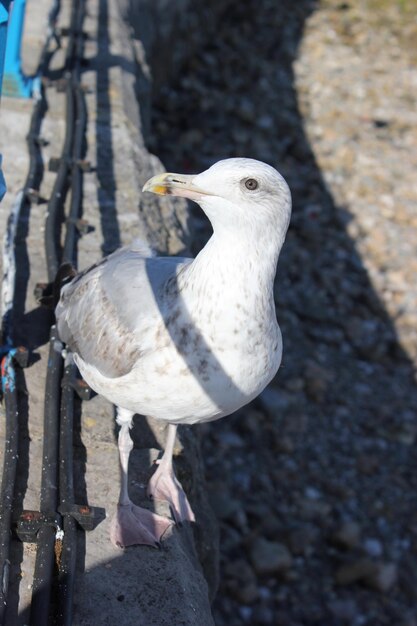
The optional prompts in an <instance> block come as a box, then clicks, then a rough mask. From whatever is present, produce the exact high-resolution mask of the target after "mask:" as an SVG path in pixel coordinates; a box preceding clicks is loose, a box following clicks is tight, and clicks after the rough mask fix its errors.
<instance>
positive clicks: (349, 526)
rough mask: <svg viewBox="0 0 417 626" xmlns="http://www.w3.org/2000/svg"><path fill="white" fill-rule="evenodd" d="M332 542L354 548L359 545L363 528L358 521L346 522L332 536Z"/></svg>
mask: <svg viewBox="0 0 417 626" xmlns="http://www.w3.org/2000/svg"><path fill="white" fill-rule="evenodd" d="M331 539H332V542H333V543H334V544H335V545H337V546H339V547H341V548H344V549H347V550H352V549H353V548H356V547H357V546H358V545H359V542H360V539H361V528H360V526H359V524H358V523H356V522H353V521H351V522H345V523H344V524H342V526H340V527H339V528H338V529H337V530H336V531H335V532H334V533H333V535H332V536H331Z"/></svg>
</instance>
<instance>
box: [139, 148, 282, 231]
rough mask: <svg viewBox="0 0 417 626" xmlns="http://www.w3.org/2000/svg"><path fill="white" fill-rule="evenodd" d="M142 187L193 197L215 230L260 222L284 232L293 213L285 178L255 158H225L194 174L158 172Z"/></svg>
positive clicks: (148, 189) (252, 225)
mask: <svg viewBox="0 0 417 626" xmlns="http://www.w3.org/2000/svg"><path fill="white" fill-rule="evenodd" d="M143 191H152V192H153V193H157V194H161V195H172V196H181V197H184V198H189V199H190V200H194V201H195V202H197V203H198V204H199V205H200V206H201V208H202V209H203V211H204V212H205V213H206V215H207V216H208V218H209V219H210V221H211V223H212V225H213V228H214V230H215V231H216V230H217V229H219V228H220V227H221V226H223V225H226V226H233V227H234V228H235V229H237V228H239V226H240V225H242V226H243V227H247V226H249V227H251V228H254V229H255V230H258V228H257V226H259V227H261V228H262V229H265V228H266V229H267V228H276V229H278V230H279V231H280V233H281V234H282V235H284V236H285V233H286V231H287V228H288V223H289V219H290V215H291V194H290V190H289V188H288V185H287V183H286V182H285V180H284V178H283V177H282V176H281V174H279V173H278V172H277V170H275V169H274V168H273V167H271V166H270V165H267V164H266V163H262V162H261V161H256V160H255V159H243V158H236V159H225V160H224V161H218V162H217V163H215V164H214V165H212V166H211V167H210V168H209V169H208V170H206V171H204V172H202V173H201V174H196V175H191V176H190V175H183V174H171V173H165V174H158V175H157V176H154V177H153V178H151V179H150V180H148V182H147V183H146V184H145V186H144V187H143Z"/></svg>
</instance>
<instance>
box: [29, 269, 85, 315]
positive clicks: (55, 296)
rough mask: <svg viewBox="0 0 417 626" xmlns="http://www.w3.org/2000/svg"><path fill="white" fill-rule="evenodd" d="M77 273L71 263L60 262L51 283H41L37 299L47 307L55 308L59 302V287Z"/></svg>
mask: <svg viewBox="0 0 417 626" xmlns="http://www.w3.org/2000/svg"><path fill="white" fill-rule="evenodd" d="M76 275H77V270H76V269H75V268H74V266H73V265H72V264H71V263H62V265H61V266H60V267H59V269H58V271H57V273H56V276H55V280H54V282H53V283H48V284H47V285H42V291H41V293H40V295H39V296H38V298H37V300H38V302H39V304H42V305H43V306H45V307H47V308H48V309H55V307H56V305H57V304H58V302H59V298H60V295H61V289H62V287H64V286H65V285H66V284H68V283H69V282H70V281H71V280H72V279H73V278H74V277H75V276H76Z"/></svg>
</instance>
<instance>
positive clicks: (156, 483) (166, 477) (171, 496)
mask: <svg viewBox="0 0 417 626" xmlns="http://www.w3.org/2000/svg"><path fill="white" fill-rule="evenodd" d="M176 432H177V425H176V424H169V425H168V437H167V441H166V445H165V451H164V454H163V455H162V458H161V460H160V461H159V462H158V469H157V470H156V472H155V473H154V474H153V476H152V478H151V479H150V481H149V484H148V495H149V497H151V498H155V499H156V500H166V501H167V502H169V504H170V507H171V511H172V514H173V517H174V519H175V521H176V522H177V523H178V522H181V521H184V520H188V521H189V522H194V521H195V517H194V513H193V511H192V508H191V506H190V503H189V502H188V499H187V496H186V495H185V492H184V490H183V488H182V486H181V483H180V482H179V480H178V478H177V477H176V476H175V473H174V468H173V465H172V456H173V453H174V445H175V435H176Z"/></svg>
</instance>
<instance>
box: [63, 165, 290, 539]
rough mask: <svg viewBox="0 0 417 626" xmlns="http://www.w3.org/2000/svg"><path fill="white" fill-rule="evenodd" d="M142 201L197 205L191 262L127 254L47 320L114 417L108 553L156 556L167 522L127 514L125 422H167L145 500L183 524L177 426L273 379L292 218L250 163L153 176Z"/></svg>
mask: <svg viewBox="0 0 417 626" xmlns="http://www.w3.org/2000/svg"><path fill="white" fill-rule="evenodd" d="M143 191H152V192H154V193H157V194H162V195H166V194H169V195H174V196H182V197H185V198H189V199H191V200H194V201H196V202H197V203H198V204H199V205H200V206H201V208H202V209H203V211H204V213H205V214H206V215H207V217H208V218H209V220H210V222H211V224H212V227H213V234H212V236H211V238H210V240H209V241H208V243H207V244H206V245H205V246H204V248H203V249H202V250H201V252H200V253H199V254H198V255H197V257H196V258H195V259H190V258H178V257H156V256H154V255H153V253H152V251H151V250H150V249H149V248H148V247H147V246H146V244H133V245H130V246H128V247H126V248H122V249H120V250H118V251H116V252H115V253H113V254H111V255H110V256H108V257H107V258H105V259H103V260H102V261H101V262H99V263H97V264H96V265H93V266H92V267H91V268H89V269H88V270H86V271H84V272H82V273H81V274H79V275H77V276H76V277H75V278H73V280H72V281H71V282H70V283H69V284H67V285H65V286H64V287H63V288H62V290H61V297H60V301H59V303H58V306H57V308H56V318H57V323H58V331H59V334H60V337H61V339H62V340H63V341H64V342H65V343H66V344H67V345H68V347H69V349H70V350H71V351H72V352H73V354H74V360H75V362H76V364H77V366H78V368H79V370H80V372H81V374H82V376H83V378H84V379H85V380H86V382H87V383H88V384H89V385H90V387H92V389H94V390H95V391H96V392H97V393H99V394H101V395H102V396H104V397H105V398H107V399H108V400H109V401H110V402H112V403H114V404H115V405H116V407H117V423H118V424H119V425H120V431H119V438H118V445H119V453H120V466H121V491H120V497H119V503H118V507H117V513H116V515H115V517H114V518H113V521H112V524H111V540H112V542H113V543H114V544H115V545H118V546H128V545H133V544H149V545H158V544H159V541H160V539H161V537H162V536H163V534H164V533H165V531H166V530H167V528H168V527H170V526H171V525H172V523H173V522H172V521H170V520H169V519H166V518H164V517H161V516H159V515H156V514H155V513H153V512H151V511H149V510H147V509H144V508H141V507H138V506H136V505H134V504H133V503H132V501H131V500H130V498H129V495H128V461H129V454H130V451H131V450H132V447H133V442H132V440H131V437H130V434H129V429H130V428H131V427H132V420H133V416H134V415H135V413H139V414H142V415H150V416H153V417H154V418H156V419H159V420H162V421H163V422H167V423H168V424H169V426H168V436H167V442H166V446H165V452H164V454H163V456H162V458H161V460H160V461H159V465H158V468H157V470H156V472H155V473H154V474H153V476H152V477H151V479H150V481H149V484H148V495H149V496H150V497H152V498H156V499H161V500H166V501H168V502H169V504H170V507H171V511H172V515H173V518H174V520H175V521H176V522H180V521H182V520H189V521H194V519H195V518H194V514H193V511H192V509H191V506H190V504H189V502H188V499H187V496H186V495H185V493H184V491H183V489H182V487H181V484H180V483H179V481H178V479H177V478H176V476H175V473H174V470H173V463H172V456H173V448H174V442H175V435H176V430H177V426H178V424H194V423H199V422H207V421H210V420H215V419H219V418H220V417H224V416H225V415H229V414H230V413H233V412H234V411H236V410H237V409H239V408H240V407H242V406H244V405H245V404H247V403H248V402H250V401H251V400H252V399H253V398H255V396H257V395H258V394H259V393H260V392H261V391H262V390H263V389H264V388H265V386H266V385H267V384H268V383H269V382H270V380H271V379H272V378H273V376H274V375H275V374H276V372H277V370H278V367H279V365H280V362H281V355H282V339H281V332H280V329H279V326H278V323H277V320H276V314H275V305H274V292H273V283H274V278H275V273H276V267H277V261H278V257H279V254H280V251H281V248H282V245H283V243H284V239H285V234H286V232H287V228H288V224H289V221H290V215H291V194H290V191H289V188H288V185H287V183H286V182H285V180H284V179H283V177H282V176H281V175H280V174H279V173H278V172H277V171H276V170H275V169H274V168H272V167H271V166H269V165H266V164H265V163H261V162H260V161H255V160H253V159H242V158H239V159H226V160H224V161H219V162H218V163H216V164H215V165H213V166H212V167H210V168H209V169H208V170H206V171H205V172H203V173H201V174H198V175H196V176H189V175H188V176H185V175H181V174H169V173H165V174H161V175H157V176H154V177H153V178H151V179H150V180H149V181H148V182H147V183H146V184H145V186H144V188H143Z"/></svg>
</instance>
